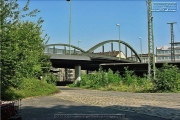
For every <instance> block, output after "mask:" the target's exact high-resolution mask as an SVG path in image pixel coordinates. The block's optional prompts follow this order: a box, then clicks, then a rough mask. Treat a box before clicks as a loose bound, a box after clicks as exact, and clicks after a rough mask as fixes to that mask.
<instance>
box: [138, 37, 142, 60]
mask: <svg viewBox="0 0 180 120" xmlns="http://www.w3.org/2000/svg"><path fill="white" fill-rule="evenodd" d="M139 40H140V47H141V62H142V39H141V37H139Z"/></svg>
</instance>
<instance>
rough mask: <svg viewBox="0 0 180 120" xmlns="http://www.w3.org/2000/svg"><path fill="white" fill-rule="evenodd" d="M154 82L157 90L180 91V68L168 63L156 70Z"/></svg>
mask: <svg viewBox="0 0 180 120" xmlns="http://www.w3.org/2000/svg"><path fill="white" fill-rule="evenodd" d="M153 83H154V86H155V90H158V91H171V92H175V91H180V70H179V69H178V68H177V67H176V66H173V65H168V64H167V63H166V64H164V65H163V67H162V68H160V69H158V70H157V71H156V79H155V80H153Z"/></svg>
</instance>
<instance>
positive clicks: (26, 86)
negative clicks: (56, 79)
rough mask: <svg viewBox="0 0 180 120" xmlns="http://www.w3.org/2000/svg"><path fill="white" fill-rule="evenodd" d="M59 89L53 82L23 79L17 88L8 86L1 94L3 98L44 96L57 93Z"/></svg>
mask: <svg viewBox="0 0 180 120" xmlns="http://www.w3.org/2000/svg"><path fill="white" fill-rule="evenodd" d="M58 91H59V90H58V89H57V88H56V86H55V85H53V84H48V83H47V82H45V81H40V80H38V79H25V80H24V81H23V82H22V83H21V85H20V87H19V88H18V89H16V88H13V87H10V88H8V89H7V90H6V91H5V92H4V95H3V99H4V100H15V99H22V98H27V97H33V96H45V95H50V94H53V93H57V92H58Z"/></svg>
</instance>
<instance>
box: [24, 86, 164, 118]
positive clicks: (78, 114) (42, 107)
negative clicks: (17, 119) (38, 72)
mask: <svg viewBox="0 0 180 120" xmlns="http://www.w3.org/2000/svg"><path fill="white" fill-rule="evenodd" d="M59 89H60V90H61V92H60V93H57V94H55V95H50V96H41V97H34V98H28V99H23V100H22V106H21V115H22V118H23V120H167V119H165V118H160V117H155V116H150V115H146V114H141V113H136V112H130V111H123V110H118V109H114V107H113V106H112V107H111V106H94V105H89V104H85V103H80V102H77V101H76V102H74V101H71V100H63V99H60V98H57V97H54V96H57V95H58V96H61V95H63V94H62V93H63V92H64V91H65V92H66V93H67V92H68V90H69V92H71V91H72V90H73V91H74V92H75V91H76V90H77V92H79V91H81V92H82V93H83V92H84V94H86V92H90V91H91V90H81V89H77V88H75V89H74V88H67V87H59ZM124 94H126V93H124Z"/></svg>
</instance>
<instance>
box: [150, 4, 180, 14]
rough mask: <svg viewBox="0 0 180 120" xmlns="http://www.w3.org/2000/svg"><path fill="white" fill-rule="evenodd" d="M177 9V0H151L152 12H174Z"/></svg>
mask: <svg viewBox="0 0 180 120" xmlns="http://www.w3.org/2000/svg"><path fill="white" fill-rule="evenodd" d="M177 10H178V5H177V2H152V12H175V11H177Z"/></svg>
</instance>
